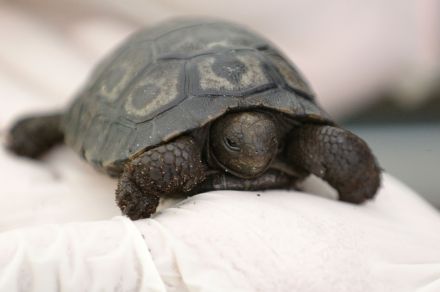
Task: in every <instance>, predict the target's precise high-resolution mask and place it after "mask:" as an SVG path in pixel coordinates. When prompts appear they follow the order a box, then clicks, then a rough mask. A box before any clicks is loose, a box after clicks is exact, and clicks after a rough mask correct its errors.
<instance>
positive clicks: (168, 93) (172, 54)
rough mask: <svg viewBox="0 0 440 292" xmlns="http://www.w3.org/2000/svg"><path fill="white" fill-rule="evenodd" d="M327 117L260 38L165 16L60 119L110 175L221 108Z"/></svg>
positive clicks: (128, 44) (120, 53)
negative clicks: (139, 155)
mask: <svg viewBox="0 0 440 292" xmlns="http://www.w3.org/2000/svg"><path fill="white" fill-rule="evenodd" d="M251 108H266V109H270V110H275V111H278V112H282V113H285V114H287V115H289V116H292V117H294V118H297V119H306V120H311V121H315V122H321V123H332V122H331V120H330V118H329V117H328V115H327V114H326V113H325V112H324V111H323V110H322V109H320V108H319V106H317V105H316V103H315V100H314V98H313V93H312V90H311V89H310V87H309V86H308V84H307V83H306V82H305V81H304V78H303V77H302V76H301V74H300V73H299V71H298V70H297V69H296V68H295V66H294V65H293V64H292V63H290V62H289V61H288V60H287V59H286V58H285V57H284V56H283V55H282V54H281V53H280V52H279V51H278V50H277V49H276V48H275V47H274V46H273V45H272V44H271V43H270V42H268V41H267V40H265V39H264V38H262V37H260V36H258V35H257V34H255V33H253V32H250V31H249V30H247V29H245V28H243V27H240V26H237V25H234V24H231V23H226V22H220V21H207V20H196V21H194V20H177V21H176V20H175V21H170V22H167V23H162V24H160V25H158V26H156V27H153V28H149V29H145V30H141V31H139V32H138V33H135V34H134V35H132V36H131V37H129V38H128V39H127V40H126V41H125V42H124V43H123V44H122V46H120V47H119V48H118V49H117V50H116V51H115V52H113V53H112V54H111V55H109V56H108V57H107V58H106V59H105V60H104V61H103V62H102V63H101V64H100V65H99V66H98V67H97V68H96V70H95V71H94V72H93V74H92V76H91V78H90V81H89V82H88V83H87V84H86V86H85V87H84V89H83V90H82V91H81V92H80V93H79V95H78V96H77V98H76V99H75V100H74V102H73V104H72V105H71V106H70V108H69V109H68V110H67V112H66V114H65V117H64V130H65V139H66V143H67V144H68V145H69V146H71V147H72V148H73V149H74V150H75V151H76V152H78V153H79V154H80V155H81V156H83V157H84V158H85V159H86V160H87V161H88V162H90V163H92V164H93V165H95V166H96V167H97V168H98V169H100V170H102V171H104V172H107V173H108V174H110V175H117V174H118V173H120V172H121V170H122V166H123V165H124V163H125V162H126V161H127V160H128V159H130V158H131V157H133V156H135V155H137V154H139V153H141V152H143V151H144V150H145V149H149V148H151V147H154V146H156V145H158V144H161V143H163V142H166V141H169V140H171V139H173V138H175V137H177V136H179V135H181V134H182V133H185V132H188V131H190V130H193V129H197V128H200V127H203V126H204V125H207V124H208V123H210V122H212V121H213V120H214V119H216V118H217V117H219V116H221V115H223V114H224V113H225V112H227V111H230V110H243V109H251Z"/></svg>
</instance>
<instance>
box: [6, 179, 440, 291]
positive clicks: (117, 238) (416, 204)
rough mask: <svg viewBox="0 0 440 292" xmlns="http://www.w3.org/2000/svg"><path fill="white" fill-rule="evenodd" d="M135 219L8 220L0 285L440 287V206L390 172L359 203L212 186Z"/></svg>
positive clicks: (250, 288) (71, 288) (86, 287)
mask: <svg viewBox="0 0 440 292" xmlns="http://www.w3.org/2000/svg"><path fill="white" fill-rule="evenodd" d="M134 225H135V226H136V227H137V228H135V227H134V226H133V223H131V221H130V220H128V219H123V218H117V219H116V220H110V221H97V222H89V223H70V224H65V225H43V226H39V227H33V228H27V229H17V230H14V231H8V232H5V233H3V234H2V235H0V267H1V269H0V291H11V292H12V291H23V290H24V291H46V292H50V291H58V290H63V291H79V290H81V291H114V290H116V291H350V292H356V291H369V292H370V291H423V292H431V291H432V292H434V291H440V248H439V246H440V234H439V232H438V230H439V226H440V216H439V214H438V213H437V211H436V210H434V209H433V208H432V207H430V206H429V205H428V204H427V203H425V202H424V201H423V200H421V199H420V198H419V196H418V195H417V194H415V193H413V192H412V191H411V190H409V189H407V188H406V187H405V186H403V185H402V184H401V183H399V182H398V181H397V180H395V179H394V178H392V177H390V176H389V175H385V176H384V184H383V188H382V189H381V191H380V193H379V195H378V197H377V199H376V200H375V201H373V202H370V203H368V204H366V205H362V206H355V205H351V204H346V203H341V202H337V201H333V200H330V199H327V198H321V197H318V196H313V195H310V194H305V193H301V192H294V191H268V192H258V193H257V192H235V191H221V192H210V193H205V194H200V195H197V196H194V197H192V198H189V199H187V200H185V201H183V202H181V203H179V204H178V205H176V206H174V207H170V208H167V209H164V210H163V211H161V212H159V213H158V214H157V215H156V216H155V217H154V218H153V219H146V220H139V221H136V222H134ZM141 235H142V236H141ZM20 289H21V290H20Z"/></svg>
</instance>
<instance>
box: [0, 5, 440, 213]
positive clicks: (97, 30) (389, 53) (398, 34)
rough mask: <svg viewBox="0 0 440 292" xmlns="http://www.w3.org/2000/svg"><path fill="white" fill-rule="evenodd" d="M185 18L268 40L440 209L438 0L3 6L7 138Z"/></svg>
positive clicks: (0, 102)
mask: <svg viewBox="0 0 440 292" xmlns="http://www.w3.org/2000/svg"><path fill="white" fill-rule="evenodd" d="M173 16H214V17H217V18H222V19H227V20H232V21H235V22H238V23H242V24H244V25H247V26H248V27H250V28H252V29H254V30H255V31H258V32H260V33H261V34H263V35H264V36H266V37H267V38H268V39H270V40H271V41H272V42H274V43H275V44H277V45H278V46H279V47H280V48H281V49H282V50H283V51H284V52H285V53H286V54H287V55H288V56H289V57H290V58H291V59H292V60H293V61H294V62H295V63H296V64H297V66H298V67H299V68H300V69H301V70H302V71H303V73H304V74H305V76H306V77H307V79H308V80H309V81H310V83H311V85H312V87H313V88H314V90H315V91H316V93H317V96H318V101H319V102H320V103H321V104H322V105H323V107H324V108H325V109H327V111H328V112H329V113H330V114H331V115H333V116H334V117H335V118H336V120H337V121H338V122H339V123H341V124H342V125H344V126H345V127H347V128H349V129H351V130H353V131H354V132H356V133H357V134H359V135H360V136H362V137H363V138H364V139H365V140H366V141H367V142H368V143H369V144H370V146H371V148H372V149H373V151H374V152H375V154H376V155H377V157H378V159H379V161H380V163H381V165H382V167H383V168H384V169H385V170H386V171H387V172H389V173H391V174H393V175H395V176H397V177H398V178H400V179H401V180H402V181H403V182H405V183H406V184H407V185H409V186H410V187H412V188H413V189H415V190H416V191H418V192H419V193H420V194H421V195H422V196H424V197H425V198H426V199H427V200H429V201H430V202H432V203H433V204H434V205H435V206H437V207H440V190H439V189H440V183H439V181H440V175H439V172H440V171H439V169H438V165H439V164H440V2H439V1H436V0H425V1H411V0H388V1H382V0H370V1H361V0H351V1H344V0H333V1H326V0H295V1H294V0H271V1H256V0H243V1H238V0H221V1H220V0H219V1H202V0H186V1H172V0H124V1H118V0H105V1H104V0H15V1H12V0H11V1H7V0H3V1H0V44H1V45H0V130H1V131H2V134H3V136H4V133H5V131H6V129H7V128H8V127H9V125H10V123H11V122H12V120H13V118H14V117H17V116H18V115H20V114H23V113H28V112H32V111H47V110H49V109H51V110H52V109H58V108H62V107H63V106H65V105H66V104H67V103H68V102H69V101H70V100H71V98H72V97H73V95H74V93H75V92H76V91H77V90H79V88H80V86H81V85H82V83H83V82H84V81H85V80H86V79H87V76H88V73H89V71H90V69H91V68H92V67H93V66H94V65H95V64H96V63H97V62H98V61H99V60H100V59H102V57H103V56H104V55H105V54H106V53H108V52H109V51H110V50H111V49H112V48H113V47H114V46H115V45H116V44H118V43H119V42H120V41H121V40H123V39H124V38H125V37H126V36H128V35H129V34H130V33H132V32H133V31H135V30H137V29H138V28H140V27H142V26H148V25H152V24H156V23H157V22H159V21H161V20H165V19H167V18H169V17H173ZM61 157H63V156H59V159H62V158H61ZM1 171H2V172H5V171H7V170H6V169H2V170H1ZM112 187H113V186H112ZM109 190H110V188H109Z"/></svg>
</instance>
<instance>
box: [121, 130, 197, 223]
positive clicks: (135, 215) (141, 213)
mask: <svg viewBox="0 0 440 292" xmlns="http://www.w3.org/2000/svg"><path fill="white" fill-rule="evenodd" d="M200 152H201V151H200V147H199V145H197V144H196V142H195V141H194V140H193V138H191V137H188V136H184V137H180V138H178V139H176V140H174V141H172V142H169V143H167V144H164V145H160V146H158V147H156V148H153V149H150V150H148V151H146V152H145V153H143V154H141V155H140V156H138V157H137V158H135V159H133V160H132V161H130V162H128V163H127V164H126V166H125V168H124V171H123V173H122V176H121V177H120V178H119V183H118V188H117V190H116V202H117V204H118V206H119V207H120V208H121V210H122V213H124V214H126V215H127V216H128V217H130V219H132V220H136V219H140V218H147V217H150V215H151V214H153V213H154V212H155V211H156V208H157V205H158V204H159V197H162V196H168V197H170V196H176V195H180V196H181V195H185V194H189V193H190V191H191V190H192V189H193V188H194V187H195V186H196V185H198V184H199V183H200V182H202V181H203V180H204V179H205V175H206V167H205V165H204V164H203V163H202V161H201V154H200Z"/></svg>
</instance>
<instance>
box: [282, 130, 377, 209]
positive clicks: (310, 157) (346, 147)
mask: <svg viewBox="0 0 440 292" xmlns="http://www.w3.org/2000/svg"><path fill="white" fill-rule="evenodd" d="M287 146H288V148H287V155H288V158H289V160H290V161H291V163H293V164H294V165H295V166H297V167H300V168H302V169H304V170H306V171H308V172H311V173H313V174H315V175H316V176H318V177H320V178H322V179H323V180H325V181H327V182H328V183H329V184H330V185H331V186H332V187H334V188H335V189H336V190H337V191H338V193H339V199H340V200H342V201H347V202H351V203H357V204H359V203H362V202H363V201H365V200H366V199H371V198H373V197H374V195H375V194H376V191H377V189H378V188H379V185H380V168H379V166H378V165H377V162H376V159H375V158H374V156H373V154H372V153H371V150H370V148H369V147H368V145H367V144H366V143H365V142H364V141H363V140H362V139H360V138H359V137H358V136H356V135H354V134H353V133H351V132H349V131H347V130H344V129H341V128H336V127H332V126H323V125H304V126H302V127H300V128H297V129H295V130H294V131H292V134H291V135H290V137H289V142H288V145H287Z"/></svg>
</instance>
